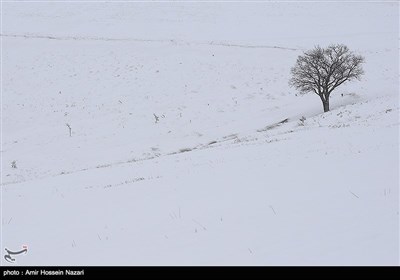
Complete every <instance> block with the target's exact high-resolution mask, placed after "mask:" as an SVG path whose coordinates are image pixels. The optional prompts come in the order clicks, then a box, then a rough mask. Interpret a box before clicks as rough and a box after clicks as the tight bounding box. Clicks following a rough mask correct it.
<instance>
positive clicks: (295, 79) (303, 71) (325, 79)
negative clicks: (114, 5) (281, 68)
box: [289, 45, 364, 112]
mask: <svg viewBox="0 0 400 280" xmlns="http://www.w3.org/2000/svg"><path fill="white" fill-rule="evenodd" d="M363 63H364V57H362V56H361V55H355V54H354V53H353V52H351V51H350V50H349V48H348V47H347V46H345V45H330V46H329V47H328V48H326V49H325V48H321V47H319V46H317V47H315V48H314V49H312V50H309V51H306V52H305V53H304V54H303V55H300V56H299V57H298V58H297V61H296V65H295V66H294V67H293V68H292V70H291V73H292V78H291V79H290V81H289V85H291V86H292V87H295V88H296V89H298V90H300V93H302V94H304V93H307V92H314V93H316V94H317V95H318V96H319V97H320V98H321V101H322V104H323V106H324V112H328V111H329V96H330V94H331V92H332V91H333V90H335V89H336V88H337V87H338V86H340V85H341V84H343V83H345V82H347V81H351V80H354V79H357V80H360V79H361V75H362V74H364V71H363V69H362V66H361V65H362V64H363Z"/></svg>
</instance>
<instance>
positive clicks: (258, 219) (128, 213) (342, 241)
mask: <svg viewBox="0 0 400 280" xmlns="http://www.w3.org/2000/svg"><path fill="white" fill-rule="evenodd" d="M398 20H399V4H398V3H387V2H386V3H376V2H375V3H363V2H358V3H343V2H309V3H306V2H281V3H279V2H264V3H260V2H225V3H224V2H188V3H185V2H164V3H160V2H158V3H148V2H147V3H146V2H144V3H142V2H138V3H121V2H115V3H112V2H110V3H98V2H93V3H88V2H86V3H83V2H32V3H29V2H4V3H2V32H1V40H2V56H1V65H2V103H1V108H2V119H1V124H2V143H1V144H2V147H1V160H2V167H1V192H2V197H1V210H2V215H1V240H2V244H1V254H2V255H1V259H2V264H4V265H5V264H9V263H7V262H6V261H5V260H4V258H3V255H4V253H5V251H4V248H8V249H10V250H19V249H20V248H21V246H22V245H27V246H28V248H29V249H28V253H27V254H25V255H19V256H16V262H15V263H14V265H398V264H399V45H398V43H399V41H398V39H399V27H398ZM330 43H344V44H346V45H348V46H349V48H350V49H351V50H353V51H354V52H356V53H359V54H361V55H363V56H364V57H365V59H366V63H365V65H364V69H365V75H364V76H363V78H362V80H361V81H356V82H352V83H348V84H345V85H342V86H341V87H339V88H338V89H337V90H336V91H335V92H333V93H332V97H331V111H330V112H328V113H322V104H321V101H320V100H319V97H317V96H316V95H315V94H314V95H313V94H309V95H299V94H297V92H296V90H295V89H293V88H290V87H289V86H288V80H289V78H290V68H291V67H292V66H293V65H294V63H295V61H296V58H297V56H298V55H300V54H302V52H303V51H304V50H307V49H310V48H312V47H313V46H315V45H321V46H327V45H329V44H330ZM296 94H297V95H296ZM154 114H155V115H156V116H157V117H158V118H159V119H158V122H156V120H155V117H154ZM302 116H304V117H305V118H306V120H305V121H304V125H302V124H301V122H300V121H299V119H300V118H301V117H302ZM286 119H288V120H287V122H284V123H281V124H280V122H281V121H283V120H286ZM66 124H69V125H70V127H71V132H72V135H71V137H70V135H69V129H68V127H67V125H66ZM13 161H15V164H16V167H17V168H12V164H11V163H12V162H13Z"/></svg>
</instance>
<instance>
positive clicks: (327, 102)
mask: <svg viewBox="0 0 400 280" xmlns="http://www.w3.org/2000/svg"><path fill="white" fill-rule="evenodd" d="M322 104H323V105H324V112H329V99H326V100H324V101H322Z"/></svg>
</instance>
